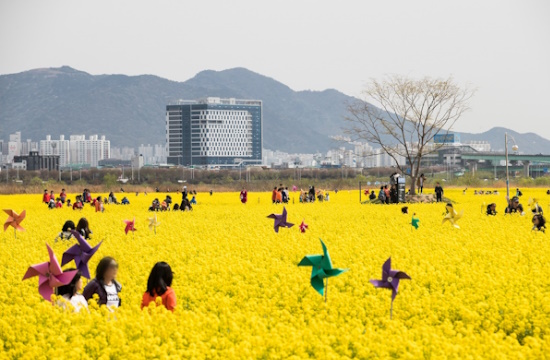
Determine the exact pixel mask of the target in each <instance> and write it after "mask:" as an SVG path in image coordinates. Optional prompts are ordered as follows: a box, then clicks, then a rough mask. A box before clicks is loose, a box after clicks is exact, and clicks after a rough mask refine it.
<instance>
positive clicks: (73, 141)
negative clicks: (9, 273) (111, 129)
mask: <svg viewBox="0 0 550 360" xmlns="http://www.w3.org/2000/svg"><path fill="white" fill-rule="evenodd" d="M69 142H70V159H71V164H90V166H91V167H97V164H98V162H99V160H103V159H109V158H111V142H110V141H109V140H106V139H105V136H101V137H98V136H97V135H92V136H90V137H89V138H88V139H86V136H84V135H71V136H70V139H69Z"/></svg>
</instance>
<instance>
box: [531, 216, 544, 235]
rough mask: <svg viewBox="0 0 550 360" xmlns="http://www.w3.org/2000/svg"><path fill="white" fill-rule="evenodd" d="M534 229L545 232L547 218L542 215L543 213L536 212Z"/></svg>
mask: <svg viewBox="0 0 550 360" xmlns="http://www.w3.org/2000/svg"><path fill="white" fill-rule="evenodd" d="M533 230H534V231H542V232H545V230H546V219H545V218H544V216H542V214H536V215H535V216H533Z"/></svg>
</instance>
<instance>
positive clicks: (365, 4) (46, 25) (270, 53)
mask: <svg viewBox="0 0 550 360" xmlns="http://www.w3.org/2000/svg"><path fill="white" fill-rule="evenodd" d="M62 65H68V66H71V67H73V68H76V69H78V70H82V71H86V72H88V73H91V74H127V75H140V74H153V75H158V76H161V77H164V78H167V79H171V80H176V81H185V80H187V79H189V78H191V77H193V76H194V75H195V74H197V73H198V72H200V71H202V70H207V69H210V70H224V69H229V68H234V67H245V68H248V69H249V70H252V71H255V72H257V73H260V74H262V75H266V76H269V77H271V78H274V79H276V80H278V81H280V82H282V83H284V84H286V85H288V86H290V87H291V88H292V89H294V90H308V89H309V90H324V89H327V88H333V89H337V90H339V91H342V92H344V93H346V94H348V95H352V96H357V97H360V96H361V90H362V89H363V88H364V86H365V85H366V84H367V83H368V81H369V80H370V79H373V78H375V79H381V78H383V77H384V76H385V75H389V74H400V75H406V76H410V77H424V76H430V77H448V76H452V77H453V78H454V79H455V80H456V81H457V82H458V83H459V84H460V85H462V86H470V87H473V88H476V89H477V92H476V94H475V96H474V98H473V99H472V100H471V101H470V107H471V110H470V111H469V112H468V113H466V114H465V115H464V116H463V117H462V118H461V119H460V120H459V122H458V123H457V124H456V126H455V130H457V131H467V132H475V133H477V132H482V131H486V130H488V129H490V128H492V127H494V126H504V127H508V128H511V129H513V130H516V131H519V132H536V133H538V134H540V135H542V136H544V137H546V138H549V139H550V115H549V113H548V112H546V111H545V110H546V107H545V105H547V104H548V103H549V101H550V1H547V0H525V1H508V0H500V1H492V0H486V1H479V0H475V1H471V0H463V1H454V2H450V1H440V0H437V1H436V0H433V1H432V0H415V1H404V0H394V1H380V0H377V1H370V0H359V1H352V0H350V1H320V0H317V1H309V0H300V1H296V0H294V1H287V0H279V1H258V0H254V1H252V0H251V1H240V0H233V1H227V0H225V1H223V0H220V1H209V0H201V1H179V0H170V1H168V0H155V1H142V0H132V1H122V0H116V1H113V0H107V1H103V0H94V1H83V0H81V1H75V0H68V1H57V0H50V1H44V0H0V74H9V73H17V72H21V71H25V70H29V69H34V68H44V67H59V66H62Z"/></svg>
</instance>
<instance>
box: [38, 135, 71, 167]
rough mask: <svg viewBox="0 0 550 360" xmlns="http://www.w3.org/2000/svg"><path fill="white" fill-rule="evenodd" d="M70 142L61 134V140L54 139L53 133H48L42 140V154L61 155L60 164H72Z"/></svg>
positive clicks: (40, 146)
mask: <svg viewBox="0 0 550 360" xmlns="http://www.w3.org/2000/svg"><path fill="white" fill-rule="evenodd" d="M69 144H70V142H69V140H65V136H64V135H61V136H60V137H59V140H52V137H51V135H46V140H40V145H39V149H38V151H39V153H40V155H59V166H61V167H63V166H67V165H69V164H70V145H69Z"/></svg>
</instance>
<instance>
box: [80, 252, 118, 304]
mask: <svg viewBox="0 0 550 360" xmlns="http://www.w3.org/2000/svg"><path fill="white" fill-rule="evenodd" d="M117 272H118V264H117V262H116V261H115V259H113V258H112V257H110V256H107V257H104V258H103V259H101V261H99V264H97V268H96V273H95V279H93V280H92V281H90V282H89V283H88V285H86V287H85V288H84V291H83V292H82V295H83V296H84V298H85V299H86V301H88V300H89V299H92V298H93V296H94V294H97V296H98V304H99V305H107V306H108V307H119V306H120V305H121V301H120V297H119V296H118V294H119V293H120V291H121V289H122V286H121V285H120V284H119V283H118V282H117V281H116V276H117Z"/></svg>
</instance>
